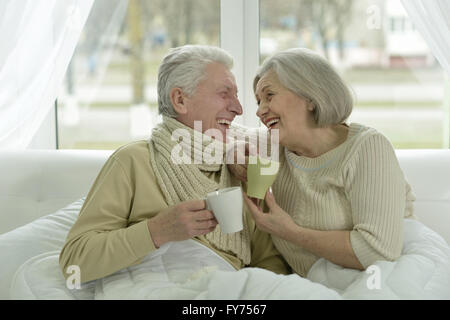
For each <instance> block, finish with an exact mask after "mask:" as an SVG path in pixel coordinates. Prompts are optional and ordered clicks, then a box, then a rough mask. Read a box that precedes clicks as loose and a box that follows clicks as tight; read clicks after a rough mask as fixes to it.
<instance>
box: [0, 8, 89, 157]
mask: <svg viewBox="0 0 450 320" xmlns="http://www.w3.org/2000/svg"><path fill="white" fill-rule="evenodd" d="M93 2H94V0H63V1H61V0H1V1H0V149H25V148H26V147H27V146H28V144H29V143H30V141H31V139H32V138H33V136H34V134H35V133H36V131H37V130H38V128H39V126H40V124H41V123H42V121H43V120H44V119H45V117H46V115H47V114H48V112H49V111H50V108H52V107H53V103H54V101H55V99H56V95H57V93H58V90H59V87H60V85H61V84H62V81H63V79H64V74H65V72H66V69H67V66H68V64H69V62H70V59H71V57H72V55H73V52H74V50H75V46H76V44H77V42H78V39H79V37H80V34H81V31H82V28H83V26H84V23H85V22H86V19H87V17H88V15H89V12H90V10H91V7H92V4H93Z"/></svg>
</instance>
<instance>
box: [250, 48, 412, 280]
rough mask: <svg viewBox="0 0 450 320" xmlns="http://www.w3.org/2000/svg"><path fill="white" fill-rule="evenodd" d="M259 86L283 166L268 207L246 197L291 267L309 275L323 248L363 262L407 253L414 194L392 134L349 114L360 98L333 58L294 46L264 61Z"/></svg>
mask: <svg viewBox="0 0 450 320" xmlns="http://www.w3.org/2000/svg"><path fill="white" fill-rule="evenodd" d="M254 90H255V95H256V99H257V103H258V106H259V107H258V111H257V115H258V117H259V118H260V119H261V121H262V122H263V123H264V124H265V125H266V126H267V127H268V129H269V130H270V131H271V130H279V142H280V145H281V152H280V162H281V166H280V171H279V173H278V176H277V179H276V181H275V182H274V184H273V186H272V190H273V194H272V193H270V192H268V193H267V195H266V198H265V202H266V205H267V207H268V208H269V212H268V214H267V213H263V212H262V210H261V209H260V208H259V207H258V206H257V205H255V202H254V201H251V199H249V198H248V197H247V196H246V195H245V200H246V203H247V205H248V207H249V209H250V211H251V212H252V215H253V216H254V219H255V221H256V224H257V226H258V227H259V228H260V229H262V230H263V231H266V232H268V233H270V234H271V235H272V239H273V242H274V244H275V246H276V247H277V249H278V250H279V251H280V252H281V254H282V255H283V256H284V258H285V259H286V260H287V262H288V263H289V265H290V266H291V267H292V269H293V270H294V271H295V272H296V273H298V274H299V275H301V276H304V277H305V276H307V274H308V271H309V270H310V268H311V266H312V265H313V264H314V262H316V261H317V260H318V259H319V258H321V257H323V258H325V259H327V260H329V261H331V262H333V263H335V264H338V265H341V266H343V267H346V268H354V269H360V270H362V269H365V268H367V267H368V266H369V265H371V264H373V263H374V262H375V261H377V260H395V259H396V258H398V257H399V255H400V254H401V250H402V244H403V218H405V217H411V218H413V212H412V211H413V210H412V208H413V207H412V201H414V196H413V195H412V193H411V189H410V186H409V185H408V183H407V182H406V181H405V177H404V175H403V173H402V170H401V168H400V166H399V163H398V161H397V158H396V155H395V152H394V149H393V147H392V145H391V143H390V142H389V141H388V139H387V138H386V137H384V136H383V135H382V134H381V133H379V132H378V131H376V130H375V129H372V128H369V127H366V126H364V125H361V124H356V123H352V124H349V125H348V124H346V120H347V118H348V117H349V116H350V114H351V112H352V108H353V100H352V96H351V93H350V91H349V89H348V88H347V86H346V85H345V83H344V82H343V80H342V79H341V77H340V76H339V75H338V73H337V72H336V71H335V70H334V69H333V67H332V66H331V65H330V64H329V63H328V62H327V61H326V60H325V59H323V58H322V57H321V56H319V55H318V54H316V53H314V52H312V51H310V50H307V49H290V50H287V51H284V52H280V53H278V54H276V55H274V56H273V57H271V58H269V59H268V60H266V61H265V62H264V64H263V65H262V66H261V68H260V70H259V72H258V73H257V75H256V77H255V80H254Z"/></svg>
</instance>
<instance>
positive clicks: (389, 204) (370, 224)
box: [346, 133, 406, 268]
mask: <svg viewBox="0 0 450 320" xmlns="http://www.w3.org/2000/svg"><path fill="white" fill-rule="evenodd" d="M346 180H347V183H346V193H347V196H348V198H349V200H350V205H351V210H352V218H353V230H352V231H351V232H350V241H351V245H352V248H353V251H354V253H355V255H356V257H357V258H358V260H359V261H360V263H361V264H362V265H363V267H364V268H367V267H368V266H370V265H371V264H373V263H374V262H375V261H377V260H388V261H393V260H395V259H397V258H398V257H399V256H400V254H401V250H402V245H403V216H404V213H405V203H406V200H405V188H406V186H405V183H406V182H405V178H404V175H403V172H402V170H401V168H400V165H399V163H398V160H397V157H396V155H395V151H394V149H393V147H392V145H391V143H390V142H389V141H388V140H387V139H386V138H385V137H384V136H383V135H381V134H378V133H377V134H374V135H372V136H369V137H367V138H366V139H365V140H364V141H363V142H362V143H361V145H360V147H359V149H358V151H357V152H356V154H354V155H353V157H352V158H351V159H350V161H349V166H348V170H347V177H346Z"/></svg>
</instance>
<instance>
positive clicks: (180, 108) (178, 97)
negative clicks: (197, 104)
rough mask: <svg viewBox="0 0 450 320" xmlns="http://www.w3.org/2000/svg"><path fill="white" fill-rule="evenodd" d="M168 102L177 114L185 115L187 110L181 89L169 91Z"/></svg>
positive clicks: (184, 96)
mask: <svg viewBox="0 0 450 320" xmlns="http://www.w3.org/2000/svg"><path fill="white" fill-rule="evenodd" d="M170 101H171V102H172V106H173V108H174V109H175V111H176V113H178V114H186V113H187V111H188V109H187V105H186V95H185V94H184V92H183V90H181V88H172V89H171V90H170Z"/></svg>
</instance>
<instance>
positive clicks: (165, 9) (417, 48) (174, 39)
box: [58, 0, 450, 150]
mask: <svg viewBox="0 0 450 320" xmlns="http://www.w3.org/2000/svg"><path fill="white" fill-rule="evenodd" d="M221 32H226V30H222V31H221V30H220V0H96V2H95V4H94V7H93V9H92V11H91V14H90V16H89V18H88V21H87V23H86V26H85V29H84V31H83V34H82V37H81V39H80V42H79V44H78V46H77V49H76V52H75V54H74V56H73V58H72V61H71V64H70V66H69V69H68V72H67V75H66V79H65V84H64V87H63V89H62V91H61V93H60V95H59V97H58V139H59V148H60V149H109V150H112V149H116V148H118V147H119V146H121V145H123V144H126V143H128V142H131V141H134V140H139V139H147V138H148V137H149V136H150V132H151V128H152V127H153V126H154V125H155V124H156V123H157V122H158V121H159V116H158V111H157V93H156V82H157V72H158V67H159V64H160V62H161V60H162V58H163V56H164V55H165V54H166V53H167V52H168V50H169V49H170V48H172V47H176V46H180V45H184V44H208V45H215V46H220V33H221ZM255 36H256V35H255ZM259 36H260V57H261V61H260V62H262V61H263V60H264V59H265V58H266V57H268V56H270V55H271V54H273V53H275V52H277V51H280V50H284V49H288V48H292V47H306V48H310V49H313V50H315V51H317V52H319V53H320V54H322V55H323V56H325V57H326V58H327V59H329V60H330V61H331V63H332V64H333V65H334V66H335V67H336V68H337V69H338V71H339V72H340V73H341V75H342V76H343V78H344V79H345V80H346V82H347V83H348V84H349V85H350V87H351V88H352V89H353V91H354V93H355V96H356V103H355V108H354V111H353V114H352V116H351V117H350V119H349V121H350V122H358V123H363V124H365V125H368V126H371V127H374V128H376V129H377V130H379V131H381V132H382V133H383V134H385V135H386V136H387V137H388V138H389V139H390V140H391V142H392V143H393V144H394V147H396V148H398V149H403V148H408V149H410V148H411V149H413V148H449V141H448V137H449V135H450V134H449V118H450V115H449V110H448V108H449V104H450V102H449V101H448V97H449V95H450V93H449V92H448V91H449V84H448V79H446V78H445V74H444V71H443V69H442V68H441V67H440V65H439V64H438V63H437V61H436V59H435V58H434V57H433V55H432V54H431V52H430V50H429V48H428V47H427V44H426V43H425V41H424V40H423V39H422V37H421V36H420V34H419V33H418V32H417V30H416V29H415V28H414V25H413V24H412V23H411V22H410V20H409V19H408V17H407V15H406V13H405V11H404V9H403V7H402V5H401V2H400V1H399V0H333V1H329V0H283V1H272V0H260V34H259ZM446 99H447V100H446ZM243 107H244V112H245V106H243Z"/></svg>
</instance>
